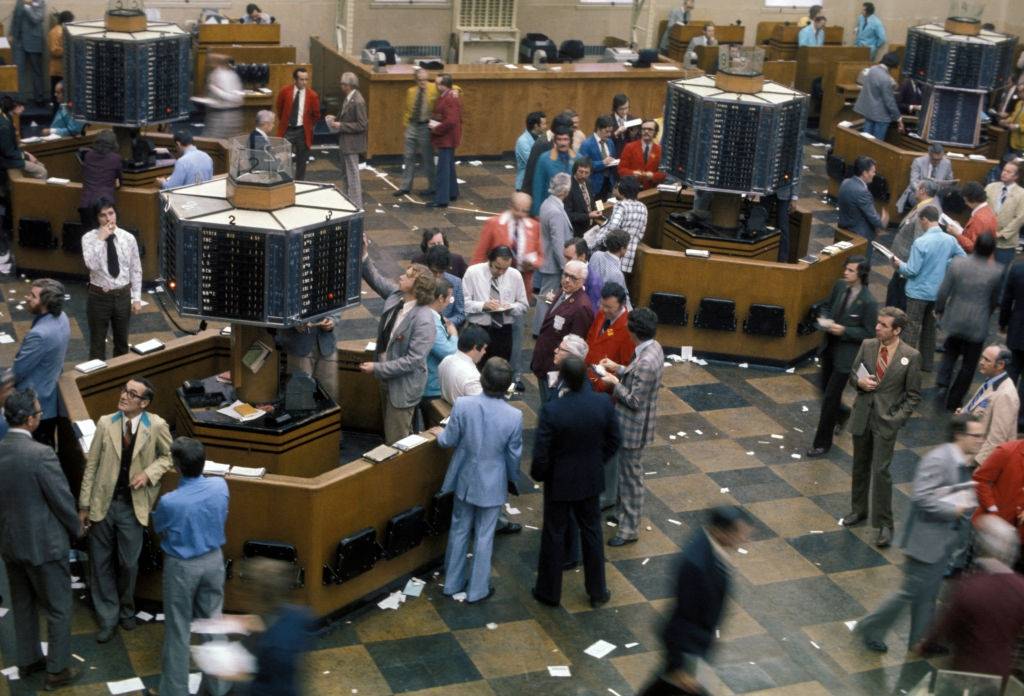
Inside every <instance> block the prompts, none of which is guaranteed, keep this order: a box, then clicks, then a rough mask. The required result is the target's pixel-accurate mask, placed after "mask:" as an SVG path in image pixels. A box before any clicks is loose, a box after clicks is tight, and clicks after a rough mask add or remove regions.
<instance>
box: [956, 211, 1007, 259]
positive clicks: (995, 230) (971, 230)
mask: <svg viewBox="0 0 1024 696" xmlns="http://www.w3.org/2000/svg"><path fill="white" fill-rule="evenodd" d="M983 234H990V235H992V239H998V238H999V237H998V234H999V218H997V217H996V214H995V212H994V211H993V210H992V206H990V205H988V204H987V203H985V204H983V205H981V206H979V207H977V208H975V209H974V211H973V212H972V213H971V217H970V218H969V219H968V220H967V225H966V226H964V231H963V233H962V234H960V235H957V238H956V241H958V242H960V246H962V247H963V249H964V252H966V253H968V254H970V253H973V252H974V243H975V242H976V241H978V237H980V236H981V235H983Z"/></svg>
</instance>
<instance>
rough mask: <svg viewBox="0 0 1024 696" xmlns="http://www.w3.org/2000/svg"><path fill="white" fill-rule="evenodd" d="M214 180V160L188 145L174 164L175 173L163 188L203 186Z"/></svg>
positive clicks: (172, 173)
mask: <svg viewBox="0 0 1024 696" xmlns="http://www.w3.org/2000/svg"><path fill="white" fill-rule="evenodd" d="M212 178H213V160H212V159H211V158H210V156H209V155H208V154H206V153H205V152H203V151H202V150H200V149H199V148H197V147H196V146H195V145H188V146H186V147H185V151H184V152H183V153H182V154H181V157H179V158H178V161H177V162H175V163H174V171H172V172H171V175H170V176H169V177H168V178H167V181H165V182H164V185H163V186H161V188H165V189H169V188H174V187H175V186H184V185H185V184H201V183H203V182H204V181H209V180H210V179H212Z"/></svg>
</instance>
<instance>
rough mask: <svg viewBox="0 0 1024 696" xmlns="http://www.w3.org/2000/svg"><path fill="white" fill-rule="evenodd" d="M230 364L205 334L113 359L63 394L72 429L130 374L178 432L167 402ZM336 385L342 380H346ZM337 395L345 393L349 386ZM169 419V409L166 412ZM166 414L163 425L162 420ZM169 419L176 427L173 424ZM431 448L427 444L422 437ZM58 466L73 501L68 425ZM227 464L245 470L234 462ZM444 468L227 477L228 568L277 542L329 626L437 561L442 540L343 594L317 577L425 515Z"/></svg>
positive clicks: (412, 455)
mask: <svg viewBox="0 0 1024 696" xmlns="http://www.w3.org/2000/svg"><path fill="white" fill-rule="evenodd" d="M229 362H230V348H229V339H227V338H224V337H222V336H220V335H219V333H218V332H216V331H206V332H203V333H201V334H199V335H198V336H190V337H187V338H181V339H177V340H174V341H170V342H169V343H168V344H167V347H166V349H164V350H162V351H160V352H158V353H153V354H151V355H148V356H144V357H142V356H135V355H126V356H121V357H118V358H112V359H111V360H109V361H108V364H109V367H107V368H106V369H103V370H100V371H99V372H95V373H92V374H89V375H82V374H79V373H78V372H65V373H64V375H63V376H62V377H61V380H60V384H59V389H60V393H61V397H62V399H63V401H64V403H65V405H66V406H67V410H68V416H69V419H70V420H72V421H74V420H85V419H93V420H95V419H98V418H99V417H100V415H102V414H104V413H110V412H111V411H113V410H115V409H116V408H117V406H116V404H117V395H118V393H119V392H120V389H121V385H122V384H124V381H125V380H126V379H128V377H130V376H131V375H133V374H137V373H143V374H146V375H147V376H148V377H149V378H150V379H151V380H152V381H153V383H154V385H155V387H156V391H157V393H158V394H160V395H161V398H158V399H157V400H155V401H154V402H153V409H152V410H154V411H155V412H157V413H158V414H159V415H162V416H164V417H165V418H168V421H169V423H170V425H171V427H172V429H173V428H174V427H175V421H174V417H173V403H172V402H173V399H172V398H171V394H172V393H173V391H174V389H176V388H177V387H178V386H180V385H181V383H182V382H183V381H184V380H185V379H191V378H195V377H199V376H205V375H210V374H214V373H216V372H219V371H221V370H224V369H226V368H227V365H228V364H229ZM339 377H342V378H344V373H342V374H340V375H339ZM339 387H340V388H341V389H342V390H343V391H344V390H347V388H348V384H347V383H345V382H341V383H340V384H339ZM167 409H171V410H170V411H168V410H167ZM165 414H167V415H165ZM168 416H170V417H168ZM426 437H427V438H428V439H430V437H431V436H430V435H426ZM58 439H59V446H58V456H59V457H60V460H61V464H62V466H63V467H64V469H65V471H66V472H67V473H68V476H69V481H71V483H72V490H73V491H75V492H76V493H77V491H78V488H79V485H80V481H81V472H82V470H83V468H84V461H85V455H84V453H83V452H82V450H81V447H80V445H79V443H78V441H77V440H76V439H74V437H73V436H72V435H71V430H70V427H69V423H68V422H67V421H65V422H64V423H62V427H61V429H60V434H59V436H58ZM225 463H228V464H243V465H244V464H245V462H244V461H228V462H225ZM447 464H448V455H447V453H446V452H445V451H444V450H441V449H440V448H438V447H437V446H436V445H434V444H433V443H428V444H425V445H421V446H420V447H417V448H416V449H414V450H411V451H410V452H407V453H402V454H400V455H399V456H397V457H395V458H393V459H390V460H388V461H386V462H383V463H381V464H372V463H370V462H368V461H366V460H363V459H358V460H355V461H352V462H349V463H347V464H342V465H339V466H337V467H335V468H332V469H331V470H330V471H327V472H326V473H323V474H321V475H319V476H316V477H311V478H301V477H295V476H279V475H274V474H268V475H266V476H265V477H263V478H262V479H244V478H239V477H231V476H229V477H227V478H226V479H225V480H226V481H227V484H228V489H229V490H230V495H231V505H230V511H229V513H228V521H227V528H226V536H227V543H226V544H225V545H224V556H225V558H226V559H231V560H234V561H238V560H240V559H241V558H242V547H243V545H244V543H245V542H246V541H247V540H254V539H262V540H275V541H281V542H285V543H289V544H293V545H294V546H295V548H296V550H297V552H298V565H299V566H300V567H301V568H303V569H304V571H305V582H304V584H303V586H302V587H300V588H298V589H297V590H295V592H294V594H293V596H292V600H293V601H295V602H298V603H301V604H305V605H307V606H309V607H310V609H311V610H312V611H313V612H314V613H316V614H317V615H318V616H327V615H329V614H331V613H333V612H336V611H338V610H339V609H342V608H344V607H346V606H349V605H351V604H353V603H354V602H356V601H358V600H360V599H362V598H364V597H367V596H368V595H372V594H373V593H375V592H377V591H378V590H380V589H381V588H383V587H385V586H387V585H388V584H389V583H392V582H395V581H396V580H398V579H399V578H401V577H403V576H404V575H407V574H409V573H412V572H414V571H416V570H417V569H418V568H421V567H423V566H425V565H427V564H430V563H432V562H434V561H436V560H439V559H440V558H441V556H442V554H443V553H444V548H445V544H446V539H447V537H446V535H445V534H439V535H436V536H427V537H426V538H425V539H424V541H423V543H422V544H421V545H420V546H418V547H416V548H414V549H412V550H411V551H407V552H406V553H403V554H401V555H399V556H397V557H395V558H394V559H392V560H380V561H378V562H377V564H376V565H375V566H374V567H373V569H372V570H370V571H369V572H366V573H363V574H362V575H359V576H357V577H355V578H353V579H351V580H349V581H347V582H344V583H342V584H340V585H337V584H327V585H325V584H323V582H322V572H321V569H322V568H323V566H324V565H325V564H328V563H330V564H333V562H334V559H333V555H334V552H335V548H336V546H337V543H338V541H339V540H340V539H342V538H343V537H345V536H347V535H349V534H351V533H353V532H356V531H358V530H360V529H363V528H365V527H373V528H374V529H376V530H377V534H378V537H377V538H378V541H382V540H383V535H384V530H385V527H386V526H387V521H388V520H389V519H390V518H391V517H393V516H394V515H396V514H398V513H400V512H403V511H405V510H408V509H410V508H411V507H413V506H415V505H422V506H424V507H425V508H427V509H429V506H430V501H431V497H432V496H433V494H434V493H435V492H436V491H438V489H439V488H440V486H441V482H442V480H443V478H444V473H445V470H446V468H447ZM176 485H177V476H176V475H174V474H170V475H167V476H165V477H164V479H163V481H162V487H163V490H164V492H167V491H170V490H172V489H174V488H175V486H176ZM242 589H243V583H242V581H241V580H240V579H239V578H238V575H237V573H235V574H234V577H233V578H231V579H229V580H227V582H226V583H225V609H228V610H233V611H238V610H244V609H245V607H244V605H243V601H244V600H243V596H242ZM137 593H138V595H139V596H142V597H147V598H154V599H156V598H159V597H160V575H159V573H158V572H148V573H147V572H144V573H142V574H141V575H140V578H139V585H138V591H137Z"/></svg>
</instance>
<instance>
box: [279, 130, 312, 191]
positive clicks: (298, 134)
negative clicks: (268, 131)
mask: <svg viewBox="0 0 1024 696" xmlns="http://www.w3.org/2000/svg"><path fill="white" fill-rule="evenodd" d="M284 138H285V140H287V141H288V142H290V143H291V144H292V157H294V158H295V180H296V181H301V180H303V179H305V178H306V164H307V163H308V162H309V146H308V145H306V129H305V128H303V127H302V126H289V127H288V130H286V131H285V132H284Z"/></svg>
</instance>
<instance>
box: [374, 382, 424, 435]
mask: <svg viewBox="0 0 1024 696" xmlns="http://www.w3.org/2000/svg"><path fill="white" fill-rule="evenodd" d="M380 400H381V409H382V413H383V415H384V443H385V444H387V445H391V444H394V443H396V442H398V441H399V440H401V439H402V438H403V437H405V436H406V435H412V433H413V425H412V420H413V418H414V417H415V416H416V407H415V406H409V407H408V408H396V407H394V406H392V405H391V399H390V398H388V388H387V385H385V384H384V383H383V382H381V385H380Z"/></svg>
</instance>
